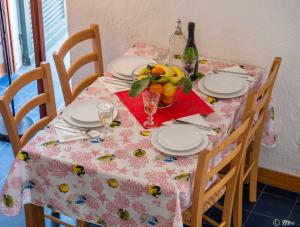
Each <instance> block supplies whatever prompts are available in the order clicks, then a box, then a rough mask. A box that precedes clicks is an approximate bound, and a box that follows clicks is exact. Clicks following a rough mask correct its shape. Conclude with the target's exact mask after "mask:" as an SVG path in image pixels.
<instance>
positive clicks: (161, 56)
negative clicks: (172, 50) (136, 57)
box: [153, 46, 169, 64]
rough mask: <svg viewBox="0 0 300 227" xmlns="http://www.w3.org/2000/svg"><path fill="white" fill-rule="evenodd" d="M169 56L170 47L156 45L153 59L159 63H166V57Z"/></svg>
mask: <svg viewBox="0 0 300 227" xmlns="http://www.w3.org/2000/svg"><path fill="white" fill-rule="evenodd" d="M168 56H169V49H168V48H163V47H158V46H156V47H155V49H154V57H153V60H154V61H155V62H156V63H158V64H164V63H166V59H167V58H168Z"/></svg>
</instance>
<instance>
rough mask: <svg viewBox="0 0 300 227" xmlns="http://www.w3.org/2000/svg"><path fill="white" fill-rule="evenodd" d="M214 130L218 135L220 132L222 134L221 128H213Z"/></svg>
mask: <svg viewBox="0 0 300 227" xmlns="http://www.w3.org/2000/svg"><path fill="white" fill-rule="evenodd" d="M213 130H214V131H215V132H216V133H218V134H219V133H220V132H222V129H221V128H220V127H218V128H213Z"/></svg>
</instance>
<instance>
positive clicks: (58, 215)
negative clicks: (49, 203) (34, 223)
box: [51, 211, 60, 227]
mask: <svg viewBox="0 0 300 227" xmlns="http://www.w3.org/2000/svg"><path fill="white" fill-rule="evenodd" d="M51 216H53V217H56V218H58V219H59V218H60V214H59V213H58V212H55V211H51ZM51 227H59V223H57V222H54V221H51Z"/></svg>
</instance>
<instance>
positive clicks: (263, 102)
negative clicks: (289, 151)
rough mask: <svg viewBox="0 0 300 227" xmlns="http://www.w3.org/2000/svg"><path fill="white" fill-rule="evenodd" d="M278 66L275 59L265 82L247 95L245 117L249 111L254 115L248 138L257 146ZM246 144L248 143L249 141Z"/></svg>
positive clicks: (277, 61) (278, 60)
mask: <svg viewBox="0 0 300 227" xmlns="http://www.w3.org/2000/svg"><path fill="white" fill-rule="evenodd" d="M280 64H281V58H280V57H276V58H275V59H274V61H273V64H272V67H271V69H270V73H269V76H268V79H267V81H266V82H265V83H264V84H263V85H262V86H261V87H260V88H259V89H258V90H257V91H253V92H252V93H251V94H250V95H249V97H250V98H248V100H247V103H246V107H245V111H244V112H245V116H248V114H249V111H252V112H253V111H254V112H255V114H256V116H255V120H254V121H253V125H252V127H251V130H250V137H253V136H254V137H255V140H256V141H257V144H260V141H261V138H262V133H263V128H264V123H265V119H266V116H267V113H268V108H269V103H270V100H271V96H272V91H273V87H274V84H275V80H276V77H277V74H278V70H279V67H280ZM248 142H249V143H250V142H251V140H249V141H248ZM248 145H249V144H248Z"/></svg>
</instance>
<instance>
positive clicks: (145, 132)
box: [140, 130, 151, 137]
mask: <svg viewBox="0 0 300 227" xmlns="http://www.w3.org/2000/svg"><path fill="white" fill-rule="evenodd" d="M140 135H141V136H145V137H147V136H151V131H146V130H145V131H140Z"/></svg>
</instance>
